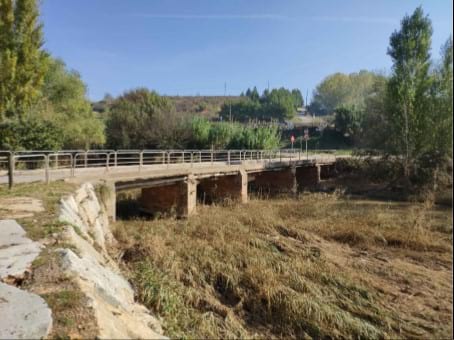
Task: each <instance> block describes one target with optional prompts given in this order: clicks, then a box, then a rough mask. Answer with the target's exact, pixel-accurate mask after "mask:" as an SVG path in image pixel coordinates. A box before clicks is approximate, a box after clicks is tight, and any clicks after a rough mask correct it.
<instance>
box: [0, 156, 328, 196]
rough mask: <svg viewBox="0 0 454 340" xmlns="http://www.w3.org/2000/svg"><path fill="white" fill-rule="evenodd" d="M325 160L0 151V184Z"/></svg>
mask: <svg viewBox="0 0 454 340" xmlns="http://www.w3.org/2000/svg"><path fill="white" fill-rule="evenodd" d="M322 154H325V155H326V157H327V160H328V157H329V160H331V161H332V160H333V156H332V155H329V153H328V152H327V151H326V150H324V151H318V152H317V151H311V153H310V154H309V153H306V152H303V151H301V150H299V149H279V150H61V151H54V150H30V151H18V152H12V151H2V150H0V183H5V182H6V180H5V179H4V178H3V180H2V177H5V176H8V181H7V182H8V184H9V186H10V187H12V186H13V184H14V181H15V178H18V177H20V176H28V177H29V179H30V180H29V181H45V182H46V183H49V182H50V181H51V180H52V179H62V178H68V177H74V176H76V175H77V173H78V172H83V171H84V170H83V169H88V168H103V169H104V171H105V172H109V171H111V170H112V169H119V168H121V167H128V170H131V169H136V170H137V171H142V169H144V168H150V167H164V168H169V167H171V166H172V165H173V164H186V165H188V166H190V167H194V166H197V165H198V164H200V163H206V164H211V165H214V164H215V163H217V164H219V163H223V164H227V165H237V164H241V163H242V162H250V161H260V162H271V161H279V162H284V161H285V162H294V161H302V160H305V161H307V162H314V161H323V156H321V155H322Z"/></svg>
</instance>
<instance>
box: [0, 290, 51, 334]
mask: <svg viewBox="0 0 454 340" xmlns="http://www.w3.org/2000/svg"><path fill="white" fill-rule="evenodd" d="M0 316H1V317H0V339H41V338H44V337H46V336H47V335H48V334H49V332H50V330H51V328H52V316H51V311H50V309H49V307H48V306H47V304H46V302H45V301H44V300H43V299H42V298H41V297H39V296H38V295H36V294H33V293H29V292H25V291H23V290H20V289H18V288H16V287H13V286H9V285H7V284H4V283H1V282H0Z"/></svg>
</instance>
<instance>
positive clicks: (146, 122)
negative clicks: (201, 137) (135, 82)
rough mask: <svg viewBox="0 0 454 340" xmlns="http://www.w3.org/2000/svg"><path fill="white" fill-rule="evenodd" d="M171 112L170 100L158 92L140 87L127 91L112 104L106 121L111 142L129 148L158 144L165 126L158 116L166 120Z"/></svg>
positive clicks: (150, 146) (151, 146)
mask: <svg viewBox="0 0 454 340" xmlns="http://www.w3.org/2000/svg"><path fill="white" fill-rule="evenodd" d="M171 111H172V106H171V104H170V102H169V101H168V100H167V99H166V98H163V97H160V96H159V95H158V94H157V93H156V92H154V91H149V90H147V89H145V88H139V89H135V90H131V91H128V92H126V93H124V94H123V95H121V96H120V97H118V98H116V99H115V100H114V102H113V103H112V105H111V107H110V115H109V117H108V120H107V124H106V128H107V130H106V132H107V141H108V145H109V146H110V147H112V148H125V149H126V148H129V149H140V148H153V147H155V146H156V145H157V144H158V143H157V142H158V141H157V140H156V132H157V131H158V130H159V129H160V128H161V127H160V126H159V124H157V122H158V117H160V120H159V121H160V122H162V121H163V120H165V119H167V118H166V117H165V115H166V114H168V113H169V112H171ZM163 118H164V119H163ZM171 133H173V132H171Z"/></svg>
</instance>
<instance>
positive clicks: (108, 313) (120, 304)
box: [58, 183, 165, 339]
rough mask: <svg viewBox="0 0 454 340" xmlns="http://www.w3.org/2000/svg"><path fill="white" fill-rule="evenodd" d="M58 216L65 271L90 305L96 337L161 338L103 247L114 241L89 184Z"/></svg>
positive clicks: (64, 203)
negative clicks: (63, 227)
mask: <svg viewBox="0 0 454 340" xmlns="http://www.w3.org/2000/svg"><path fill="white" fill-rule="evenodd" d="M59 220H60V221H61V222H63V223H65V224H67V225H66V227H65V231H64V233H63V238H64V239H65V241H66V242H67V243H69V244H71V246H72V247H71V249H70V248H65V249H59V250H58V253H59V255H60V257H61V265H62V269H63V271H64V272H65V273H66V274H67V275H69V276H70V277H72V278H73V279H74V280H75V282H76V283H77V284H78V286H79V287H80V289H81V291H82V292H83V293H84V294H85V295H86V296H87V297H88V299H89V301H90V303H91V306H92V307H93V310H94V313H95V317H96V322H97V325H98V328H99V334H98V337H99V338H116V339H119V338H146V339H156V338H165V337H164V336H163V335H162V329H161V326H160V323H159V321H158V320H157V319H155V318H154V317H153V316H152V315H151V314H150V313H149V311H148V310H147V309H146V308H145V307H144V306H142V305H140V304H138V303H136V302H134V291H133V289H132V287H131V285H130V284H129V282H128V281H127V280H126V279H125V278H124V277H123V276H122V275H121V272H120V270H119V268H118V266H117V264H116V263H115V261H114V260H113V259H112V258H111V257H110V256H109V254H108V252H107V248H108V247H109V246H111V245H113V244H114V243H115V239H114V237H113V235H112V232H111V230H110V227H109V221H108V218H107V213H106V208H105V207H104V205H103V204H102V203H100V201H99V200H98V198H97V196H96V193H95V189H94V187H93V185H92V184H90V183H86V184H83V185H82V186H81V187H80V188H79V189H78V190H77V191H76V192H75V193H74V194H72V195H69V196H67V197H64V198H62V199H61V205H60V216H59Z"/></svg>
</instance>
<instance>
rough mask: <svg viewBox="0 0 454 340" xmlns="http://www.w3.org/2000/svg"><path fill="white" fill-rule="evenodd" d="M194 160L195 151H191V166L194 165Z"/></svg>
mask: <svg viewBox="0 0 454 340" xmlns="http://www.w3.org/2000/svg"><path fill="white" fill-rule="evenodd" d="M193 161H194V153H193V152H192V151H191V168H192V166H193Z"/></svg>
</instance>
